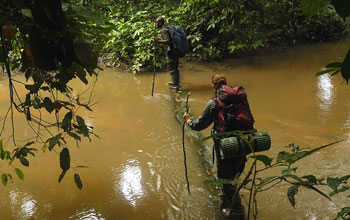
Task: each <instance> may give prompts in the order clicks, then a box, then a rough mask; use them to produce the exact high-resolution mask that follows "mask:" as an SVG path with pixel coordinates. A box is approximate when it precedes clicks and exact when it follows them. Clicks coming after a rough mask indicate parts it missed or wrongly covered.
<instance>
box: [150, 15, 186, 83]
mask: <svg viewBox="0 0 350 220" xmlns="http://www.w3.org/2000/svg"><path fill="white" fill-rule="evenodd" d="M156 28H157V29H161V33H162V40H158V39H157V38H156V37H153V40H154V42H156V43H160V44H165V45H167V46H168V48H167V55H168V68H169V71H170V75H171V79H172V81H171V82H168V84H169V85H170V88H171V89H179V85H180V73H179V70H178V68H179V57H178V56H177V55H176V53H175V50H174V47H173V44H172V39H171V36H170V31H169V28H168V27H166V26H165V22H164V18H163V17H158V18H157V19H156Z"/></svg>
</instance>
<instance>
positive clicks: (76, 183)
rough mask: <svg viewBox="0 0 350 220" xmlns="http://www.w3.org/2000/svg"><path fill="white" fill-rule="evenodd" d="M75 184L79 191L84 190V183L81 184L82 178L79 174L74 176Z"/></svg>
mask: <svg viewBox="0 0 350 220" xmlns="http://www.w3.org/2000/svg"><path fill="white" fill-rule="evenodd" d="M74 182H75V185H77V187H78V188H79V189H82V188H83V183H82V182H81V179H80V176H79V174H77V173H75V174H74Z"/></svg>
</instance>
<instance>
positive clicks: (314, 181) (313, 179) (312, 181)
mask: <svg viewBox="0 0 350 220" xmlns="http://www.w3.org/2000/svg"><path fill="white" fill-rule="evenodd" d="M301 178H304V179H307V180H308V181H309V183H311V184H317V179H316V177H315V176H314V175H307V176H303V177H301Z"/></svg>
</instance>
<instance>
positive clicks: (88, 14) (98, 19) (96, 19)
mask: <svg viewBox="0 0 350 220" xmlns="http://www.w3.org/2000/svg"><path fill="white" fill-rule="evenodd" d="M71 8H72V9H73V11H74V12H75V13H77V14H78V15H80V16H82V17H84V18H86V19H89V20H91V21H92V22H93V23H95V24H98V25H103V24H105V22H104V20H103V18H102V16H101V15H100V14H98V13H96V12H94V11H92V10H91V9H90V8H84V7H82V6H78V5H71Z"/></svg>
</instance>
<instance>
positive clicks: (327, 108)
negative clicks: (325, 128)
mask: <svg viewBox="0 0 350 220" xmlns="http://www.w3.org/2000/svg"><path fill="white" fill-rule="evenodd" d="M317 80H318V81H317V87H318V92H317V96H318V98H319V99H320V102H319V108H320V109H321V112H320V121H321V122H323V124H325V123H326V119H327V118H326V116H327V115H328V114H329V113H330V112H331V108H332V105H333V104H334V102H335V92H334V86H333V83H332V79H331V77H330V76H329V75H328V74H323V75H321V76H319V77H318V79H317Z"/></svg>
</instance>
